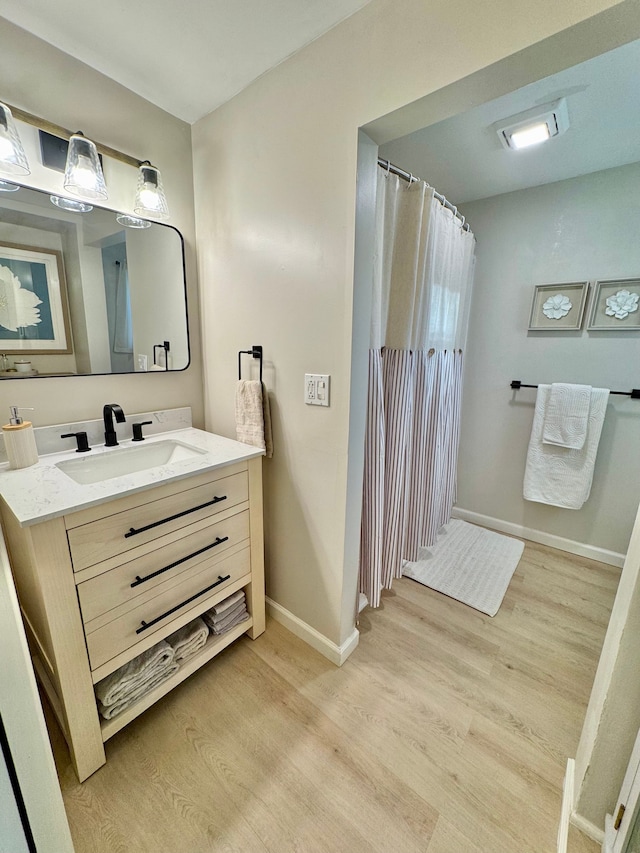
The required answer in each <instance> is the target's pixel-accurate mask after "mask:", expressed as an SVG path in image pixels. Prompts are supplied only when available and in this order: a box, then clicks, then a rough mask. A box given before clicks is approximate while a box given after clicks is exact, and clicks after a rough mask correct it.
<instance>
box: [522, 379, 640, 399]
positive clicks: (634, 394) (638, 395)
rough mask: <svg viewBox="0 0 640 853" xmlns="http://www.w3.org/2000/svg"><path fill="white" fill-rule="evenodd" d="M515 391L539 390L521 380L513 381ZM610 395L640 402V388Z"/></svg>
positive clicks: (535, 386) (611, 392)
mask: <svg viewBox="0 0 640 853" xmlns="http://www.w3.org/2000/svg"><path fill="white" fill-rule="evenodd" d="M509 387H511V388H513V390H514V391H519V390H520V388H537V387H538V386H537V385H525V384H524V382H520V380H519V379H512V380H511V385H510V386H509ZM609 393H610V394H617V395H618V396H620V397H631V399H632V400H640V388H633V389H632V390H631V391H609Z"/></svg>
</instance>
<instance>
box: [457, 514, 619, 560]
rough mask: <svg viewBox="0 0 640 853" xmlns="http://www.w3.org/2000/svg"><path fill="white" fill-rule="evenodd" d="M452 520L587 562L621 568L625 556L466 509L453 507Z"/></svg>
mask: <svg viewBox="0 0 640 853" xmlns="http://www.w3.org/2000/svg"><path fill="white" fill-rule="evenodd" d="M451 514H452V516H453V518H461V519H462V520H463V521H468V522H470V523H471V524H479V525H480V526H481V527H490V528H491V529H492V530H497V531H498V532H499V533H508V534H509V535H510V536H518V537H520V538H521V539H529V540H530V541H531V542H537V543H538V544H539V545H548V546H549V547H550V548H557V549H558V550H559V551H568V552H569V554H577V555H578V556H579V557H587V558H588V559H589V560H597V561H598V562H600V563H606V564H607V565H609V566H617V567H618V568H622V566H623V565H624V559H625V554H619V553H618V552H617V551H607V550H606V549H605V548H597V547H596V546H595V545H585V544H584V543H583V542H575V541H574V540H573V539H565V538H564V537H562V536H554V534H553V533H545V532H544V531H543V530H534V528H532V527H524V526H523V525H522V524H514V523H513V522H511V521H502V519H499V518H492V517H491V516H490V515H481V514H480V513H478V512H471V511H470V510H468V509H461V508H460V507H454V509H453V512H452V513H451Z"/></svg>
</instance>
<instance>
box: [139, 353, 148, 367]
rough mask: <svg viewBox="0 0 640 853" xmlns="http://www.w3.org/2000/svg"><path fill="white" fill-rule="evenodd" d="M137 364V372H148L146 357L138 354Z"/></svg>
mask: <svg viewBox="0 0 640 853" xmlns="http://www.w3.org/2000/svg"><path fill="white" fill-rule="evenodd" d="M137 362H138V370H148V369H149V368H148V364H149V360H148V358H147V356H146V355H143V354H142V353H139V354H138V357H137Z"/></svg>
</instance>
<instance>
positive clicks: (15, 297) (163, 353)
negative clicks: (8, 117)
mask: <svg viewBox="0 0 640 853" xmlns="http://www.w3.org/2000/svg"><path fill="white" fill-rule="evenodd" d="M15 186H17V185H15ZM118 216H119V214H118V212H117V211H114V210H108V209H106V208H101V207H95V206H94V207H93V209H92V210H90V211H88V212H85V213H76V212H70V211H66V210H63V209H61V208H59V207H57V206H56V205H55V204H53V203H52V202H51V196H50V194H49V193H47V192H41V191H40V190H35V189H31V188H27V187H23V186H18V188H17V189H16V190H14V191H11V192H0V378H3V379H16V378H28V377H36V376H76V375H87V374H105V373H107V374H108V373H134V372H147V371H166V370H184V369H185V368H186V367H188V365H189V333H188V325H187V303H186V282H185V268H184V247H183V240H182V236H181V235H180V232H179V231H177V230H176V229H175V228H173V227H172V226H170V225H164V224H160V223H157V222H152V223H145V227H142V228H141V227H137V228H132V227H125V225H123V224H121V222H120V221H119V220H118V218H117V217H118ZM122 216H123V215H120V218H122ZM141 222H142V220H137V223H138V224H139V223H141Z"/></svg>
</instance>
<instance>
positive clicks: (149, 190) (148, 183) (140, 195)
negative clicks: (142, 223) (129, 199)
mask: <svg viewBox="0 0 640 853" xmlns="http://www.w3.org/2000/svg"><path fill="white" fill-rule="evenodd" d="M133 209H134V210H135V212H136V213H137V214H139V215H140V216H149V217H151V219H168V218H169V207H168V205H167V199H166V196H165V194H164V187H163V186H162V177H161V175H160V172H159V171H158V169H156V167H155V166H152V165H151V164H150V163H143V164H142V165H141V166H140V169H139V171H138V186H137V188H136V198H135V201H134V203H133Z"/></svg>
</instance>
